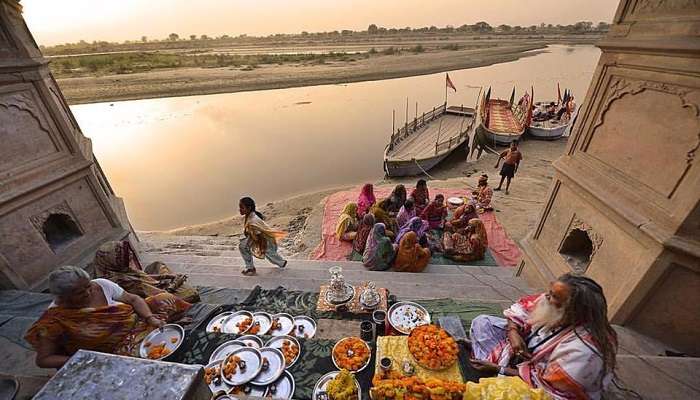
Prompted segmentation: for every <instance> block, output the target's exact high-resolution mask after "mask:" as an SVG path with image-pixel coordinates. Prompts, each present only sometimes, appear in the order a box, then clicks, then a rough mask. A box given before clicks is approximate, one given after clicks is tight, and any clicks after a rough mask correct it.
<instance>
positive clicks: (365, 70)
mask: <svg viewBox="0 0 700 400" xmlns="http://www.w3.org/2000/svg"><path fill="white" fill-rule="evenodd" d="M559 42H561V41H557V43H559ZM569 42H570V43H572V44H576V43H579V42H576V41H564V43H569ZM551 43H552V42H551V41H549V42H548V41H543V40H531V41H523V42H522V43H516V44H514V43H501V44H495V45H494V46H493V47H488V48H480V49H470V50H453V51H451V50H443V51H429V52H425V53H417V54H413V53H402V54H400V55H378V56H373V57H369V58H365V59H358V60H355V61H338V62H327V63H324V64H283V65H260V66H259V67H258V68H254V69H250V70H246V69H242V68H233V67H226V68H177V69H162V70H153V71H150V72H140V73H132V74H123V75H106V76H95V77H79V78H66V79H59V80H58V83H59V85H60V87H61V90H62V92H63V94H64V95H65V96H66V98H67V100H68V102H69V103H71V104H80V103H94V102H105V101H117V100H134V99H145V98H158V97H172V96H188V95H201V94H212V93H229V92H241V91H252V90H265V89H280V88H289V87H300V86H313V85H324V84H340V83H348V82H359V81H369V80H381V79H390V78H401V77H407V76H415V75H424V74H431V73H437V72H443V71H451V70H457V69H465V68H475V67H483V66H487V65H493V64H498V63H503V62H510V61H515V60H517V59H519V58H521V57H527V56H532V55H535V54H538V51H537V50H540V49H543V48H545V47H546V45H547V44H551ZM587 43H590V39H588V42H587Z"/></svg>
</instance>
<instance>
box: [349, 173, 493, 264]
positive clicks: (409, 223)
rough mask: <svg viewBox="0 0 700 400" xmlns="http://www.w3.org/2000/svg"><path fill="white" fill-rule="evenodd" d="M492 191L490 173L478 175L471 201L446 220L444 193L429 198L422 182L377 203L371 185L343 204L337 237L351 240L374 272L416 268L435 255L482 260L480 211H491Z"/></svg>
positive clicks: (483, 233) (396, 190) (483, 238)
mask: <svg viewBox="0 0 700 400" xmlns="http://www.w3.org/2000/svg"><path fill="white" fill-rule="evenodd" d="M492 195H493V191H492V190H491V188H489V187H488V177H487V176H486V175H482V176H481V177H480V178H479V187H478V189H477V190H475V191H474V192H472V198H471V199H465V200H464V203H463V204H462V205H461V206H459V207H457V208H456V209H455V210H454V212H453V213H452V214H451V216H450V217H449V218H448V215H450V213H448V208H447V206H446V204H445V197H444V196H443V195H442V194H438V195H436V196H435V197H434V198H433V199H431V198H430V192H429V191H428V185H427V183H426V181H425V180H422V179H421V180H419V181H418V183H417V184H416V187H415V188H414V189H413V190H412V191H411V194H410V196H407V192H406V188H405V187H404V185H397V186H396V187H395V188H394V190H393V191H392V192H391V194H390V195H389V196H388V197H387V198H385V199H383V200H381V201H377V199H376V198H375V196H374V187H373V186H372V184H369V183H368V184H365V185H364V186H363V187H362V190H361V192H360V195H359V198H358V199H357V203H349V204H347V205H346V206H345V207H344V208H343V211H342V213H341V215H340V217H339V218H338V223H337V224H336V238H337V239H338V240H342V241H347V242H352V248H353V253H355V254H359V255H362V262H363V264H364V265H365V267H366V268H368V269H369V270H372V271H385V270H388V269H390V268H392V267H393V268H394V270H395V271H404V272H420V271H422V270H423V269H425V267H426V266H427V265H428V262H429V261H430V258H431V255H432V254H433V253H442V254H443V256H444V257H447V258H450V259H452V260H455V261H458V262H466V261H475V260H482V259H483V258H484V254H485V251H486V246H487V244H488V241H487V238H486V231H485V229H484V225H483V223H482V222H481V220H480V219H479V217H478V213H479V212H483V211H484V210H490V209H491V204H490V203H491V196H492Z"/></svg>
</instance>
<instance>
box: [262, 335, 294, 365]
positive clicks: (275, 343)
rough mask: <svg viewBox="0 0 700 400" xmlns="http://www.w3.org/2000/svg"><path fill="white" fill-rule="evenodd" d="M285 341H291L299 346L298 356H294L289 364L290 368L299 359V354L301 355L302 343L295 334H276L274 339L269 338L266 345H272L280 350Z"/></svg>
mask: <svg viewBox="0 0 700 400" xmlns="http://www.w3.org/2000/svg"><path fill="white" fill-rule="evenodd" d="M285 341H290V342H291V343H292V344H294V345H295V346H297V348H298V349H299V352H298V353H297V356H296V357H294V359H293V360H292V362H290V363H289V364H287V367H286V368H289V367H291V366H292V365H294V363H295V362H297V360H298V359H299V356H300V355H301V344H299V341H298V340H297V339H296V338H295V337H294V336H287V335H285V336H275V337H273V338H272V339H270V340H268V341H267V343H265V347H272V348H275V349H278V350H279V351H282V345H283V344H284V342H285ZM282 355H284V353H282Z"/></svg>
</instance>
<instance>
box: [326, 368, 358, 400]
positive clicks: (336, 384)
mask: <svg viewBox="0 0 700 400" xmlns="http://www.w3.org/2000/svg"><path fill="white" fill-rule="evenodd" d="M326 392H327V393H328V396H329V397H330V398H331V399H333V400H357V399H358V398H359V397H358V395H357V386H356V385H355V378H354V377H353V376H352V374H351V373H350V372H349V371H348V370H347V369H342V370H340V372H339V373H338V375H336V376H335V378H333V380H331V381H330V382H328V386H327V387H326Z"/></svg>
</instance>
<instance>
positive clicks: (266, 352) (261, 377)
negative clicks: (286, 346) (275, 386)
mask: <svg viewBox="0 0 700 400" xmlns="http://www.w3.org/2000/svg"><path fill="white" fill-rule="evenodd" d="M260 354H262V357H263V364H264V363H265V359H266V358H267V361H268V363H269V366H268V368H267V369H266V370H265V369H264V368H263V370H261V371H260V373H259V374H258V375H257V376H256V377H255V378H253V380H252V381H250V383H252V384H254V385H269V384H271V383H272V382H274V381H276V380H277V378H279V377H280V376H281V375H282V373H283V372H284V355H283V354H282V352H281V351H279V350H277V349H274V348H272V347H263V348H262V349H260Z"/></svg>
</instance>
